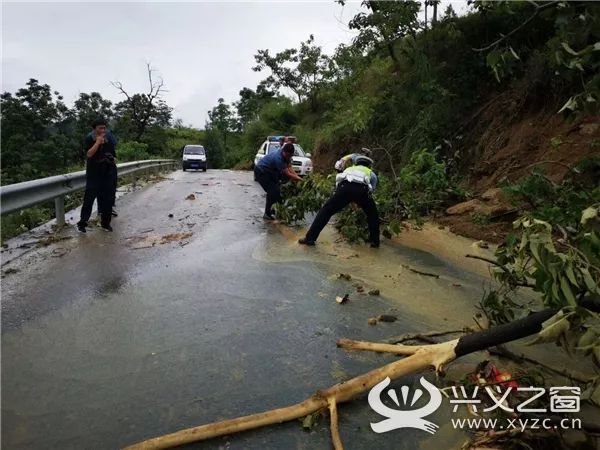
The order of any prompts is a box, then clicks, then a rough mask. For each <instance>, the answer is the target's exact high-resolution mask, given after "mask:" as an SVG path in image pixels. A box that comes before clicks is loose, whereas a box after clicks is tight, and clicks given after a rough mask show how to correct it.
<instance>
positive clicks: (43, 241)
mask: <svg viewBox="0 0 600 450" xmlns="http://www.w3.org/2000/svg"><path fill="white" fill-rule="evenodd" d="M69 239H73V236H57V235H56V234H51V235H50V236H48V237H45V238H42V239H40V240H39V241H38V244H40V246H41V247H47V246H48V245H51V244H54V243H55V242H60V241H66V240H69Z"/></svg>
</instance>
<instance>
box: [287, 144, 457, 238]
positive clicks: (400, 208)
mask: <svg viewBox="0 0 600 450" xmlns="http://www.w3.org/2000/svg"><path fill="white" fill-rule="evenodd" d="M334 182H335V177H334V175H329V176H327V177H324V176H321V175H316V174H313V175H311V176H309V177H307V178H305V179H304V180H303V181H302V182H300V183H297V184H291V183H289V184H287V185H285V186H284V187H283V189H282V194H283V197H284V202H283V204H281V205H278V206H277V207H276V208H277V215H278V218H279V219H280V220H281V221H282V222H284V223H288V224H294V223H298V222H302V221H304V220H305V218H306V215H307V214H309V213H314V212H316V211H318V210H319V209H320V208H321V206H323V204H324V203H325V201H326V200H327V199H328V198H329V197H330V196H331V194H332V192H333V187H334ZM463 196H464V193H463V192H462V191H461V190H460V189H459V188H458V187H457V186H456V182H455V180H454V179H453V178H452V177H450V176H449V175H448V170H447V167H446V164H445V163H444V162H438V161H437V159H436V154H435V153H434V152H430V151H427V150H425V149H423V150H420V151H417V152H415V153H413V154H412V156H411V158H410V161H409V162H408V164H406V165H405V166H404V167H403V168H402V170H401V171H400V173H399V174H398V176H397V177H386V176H380V177H379V185H378V187H377V189H376V190H375V192H374V199H375V202H376V203H377V208H378V210H379V215H380V218H381V221H382V224H383V234H384V235H385V236H387V237H391V236H392V235H394V234H398V233H399V232H400V221H401V220H402V219H406V218H409V219H416V220H419V219H420V218H421V217H422V216H425V215H429V214H432V213H435V212H437V211H439V210H441V209H443V208H444V207H445V206H447V205H448V202H449V201H455V200H457V199H460V198H462V197H463ZM336 227H337V228H338V230H339V231H340V232H341V234H342V235H343V236H344V237H345V238H346V239H348V240H349V241H351V242H354V241H358V240H361V239H362V240H366V238H367V234H366V233H367V223H366V217H365V214H364V213H363V212H362V210H360V209H359V210H355V209H353V208H345V209H344V210H343V211H341V212H340V213H339V214H338V216H337V222H336Z"/></svg>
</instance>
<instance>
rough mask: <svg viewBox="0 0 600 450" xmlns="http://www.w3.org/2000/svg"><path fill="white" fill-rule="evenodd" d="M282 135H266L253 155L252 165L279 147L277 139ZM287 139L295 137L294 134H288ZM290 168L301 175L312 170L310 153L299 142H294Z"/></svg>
mask: <svg viewBox="0 0 600 450" xmlns="http://www.w3.org/2000/svg"><path fill="white" fill-rule="evenodd" d="M281 138H283V136H268V137H267V140H266V141H265V142H263V143H262V144H261V146H260V148H259V149H258V152H257V153H256V156H255V157H254V165H255V166H256V164H258V162H259V161H260V160H261V159H263V158H264V157H265V155H268V154H269V153H271V152H274V151H276V150H278V149H279V140H280V139H281ZM288 138H289V139H294V140H295V139H296V138H295V137H294V136H288ZM292 168H293V169H294V172H296V173H297V174H298V175H300V176H301V177H303V176H304V175H308V174H309V173H311V172H312V170H313V163H312V159H310V153H306V152H305V151H304V149H303V148H302V147H300V145H299V144H294V156H293V157H292Z"/></svg>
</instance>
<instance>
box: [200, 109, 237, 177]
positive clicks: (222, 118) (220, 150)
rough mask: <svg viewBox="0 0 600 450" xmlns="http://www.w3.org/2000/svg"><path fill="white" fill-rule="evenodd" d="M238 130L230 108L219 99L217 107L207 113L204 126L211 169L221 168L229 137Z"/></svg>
mask: <svg viewBox="0 0 600 450" xmlns="http://www.w3.org/2000/svg"><path fill="white" fill-rule="evenodd" d="M238 128H239V124H238V121H237V119H236V117H235V114H234V113H233V111H232V108H231V106H230V105H228V104H227V103H225V100H223V99H222V98H219V100H218V103H217V106H215V107H214V108H212V109H211V110H210V111H208V121H207V122H206V126H205V129H206V147H207V149H208V153H207V155H208V160H209V164H210V165H211V167H214V168H218V167H221V165H222V164H223V159H224V157H225V154H226V153H228V151H229V148H228V140H229V137H230V135H231V134H232V133H234V132H235V131H236V130H237V129H238Z"/></svg>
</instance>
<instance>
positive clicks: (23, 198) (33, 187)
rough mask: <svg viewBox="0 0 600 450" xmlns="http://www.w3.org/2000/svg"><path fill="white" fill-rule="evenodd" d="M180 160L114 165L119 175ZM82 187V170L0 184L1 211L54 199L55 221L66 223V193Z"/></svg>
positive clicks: (159, 168)
mask: <svg viewBox="0 0 600 450" xmlns="http://www.w3.org/2000/svg"><path fill="white" fill-rule="evenodd" d="M178 165H179V161H177V160H174V159H150V160H146V161H133V162H127V163H121V164H117V168H118V175H119V176H120V177H121V176H124V175H130V174H132V173H135V172H141V171H145V170H149V169H156V170H158V171H160V170H161V169H167V168H174V167H176V166H178ZM83 189H85V170H81V171H79V172H72V173H67V174H64V175H55V176H53V177H47V178H40V179H39V180H31V181H24V182H23V183H15V184H9V185H7V186H2V187H0V214H1V215H5V214H8V213H11V212H15V211H19V210H21V209H26V208H31V207H32V206H35V205H38V204H40V203H44V202H47V201H50V200H54V207H55V210H56V223H57V224H58V225H64V223H65V195H67V194H72V193H73V192H77V191H80V190H83Z"/></svg>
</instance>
